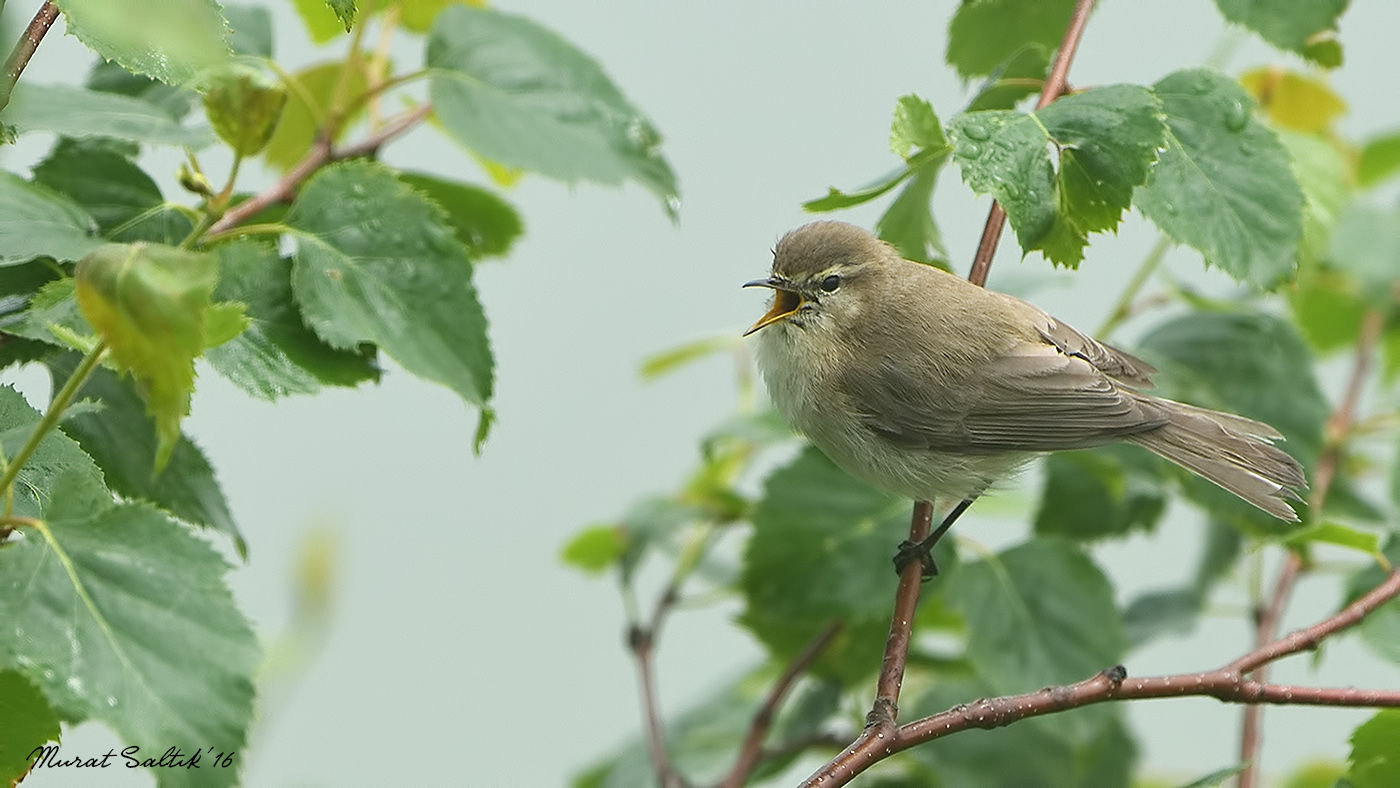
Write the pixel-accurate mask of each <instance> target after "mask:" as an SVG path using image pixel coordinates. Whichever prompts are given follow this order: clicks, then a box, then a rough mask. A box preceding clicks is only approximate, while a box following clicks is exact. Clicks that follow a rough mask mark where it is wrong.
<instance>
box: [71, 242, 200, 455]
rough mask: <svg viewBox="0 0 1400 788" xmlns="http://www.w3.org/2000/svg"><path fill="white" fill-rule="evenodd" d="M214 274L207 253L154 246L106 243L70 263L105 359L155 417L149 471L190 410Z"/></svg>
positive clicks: (169, 448) (169, 446) (171, 448)
mask: <svg viewBox="0 0 1400 788" xmlns="http://www.w3.org/2000/svg"><path fill="white" fill-rule="evenodd" d="M217 276H218V267H217V264H216V263H215V261H214V256H213V255H212V254H208V253H203V252H191V251H187V250H184V249H178V248H176V247H173V246H161V245H156V244H145V243H137V244H129V245H128V244H107V245H106V246H103V247H100V248H99V249H97V250H96V251H94V252H92V253H91V254H89V255H88V256H86V257H84V258H83V259H82V260H81V261H79V263H78V268H77V271H76V273H75V280H76V284H77V296H78V306H79V308H80V309H82V311H83V316H84V317H86V318H87V321H88V323H89V324H91V325H92V327H93V328H95V329H97V332H98V334H100V335H101V336H102V338H103V339H104V340H106V342H107V345H108V348H109V349H110V353H111V358H112V360H113V361H114V362H116V363H117V364H118V365H120V366H121V367H122V368H124V369H126V370H130V372H131V374H132V376H133V377H134V378H135V379H136V384H137V388H138V389H139V390H140V391H141V395H142V397H144V398H145V400H146V406H147V410H148V412H149V413H150V414H151V416H152V418H154V419H155V423H156V435H157V436H158V438H159V448H158V449H157V451H156V455H155V460H156V463H155V470H156V471H159V470H160V469H161V468H163V467H164V466H165V464H166V462H167V461H168V460H169V459H170V453H171V452H172V451H174V450H175V446H176V444H177V443H178V442H179V438H180V420H181V419H182V418H184V417H185V415H186V414H188V413H189V410H190V394H191V393H192V392H193V391H194V360H195V358H196V357H198V356H199V355H200V354H201V353H202V352H203V351H204V349H205V348H206V347H208V346H209V341H210V335H209V317H208V313H209V311H210V307H211V295H212V294H213V291H214V283H215V280H216V278H217Z"/></svg>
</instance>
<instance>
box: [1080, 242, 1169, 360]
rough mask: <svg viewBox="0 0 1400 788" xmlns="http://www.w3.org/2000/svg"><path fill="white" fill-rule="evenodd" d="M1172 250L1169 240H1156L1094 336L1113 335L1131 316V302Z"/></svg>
mask: <svg viewBox="0 0 1400 788" xmlns="http://www.w3.org/2000/svg"><path fill="white" fill-rule="evenodd" d="M1171 248H1172V242H1171V239H1170V238H1168V237H1167V236H1165V235H1163V236H1161V237H1159V238H1158V239H1157V243H1155V244H1153V245H1152V248H1151V249H1149V250H1148V252H1147V256H1146V257H1144V258H1142V263H1141V264H1140V265H1139V266H1138V270H1137V271H1136V272H1135V273H1134V274H1133V278H1132V281H1130V282H1128V286H1127V287H1125V288H1123V294H1122V295H1120V296H1118V302H1117V303H1116V304H1114V305H1113V311H1111V312H1109V313H1108V319H1107V320H1105V321H1104V323H1103V325H1102V326H1100V327H1099V330H1098V331H1096V332H1095V333H1094V336H1096V337H1099V338H1101V339H1104V338H1107V337H1108V335H1109V334H1112V333H1113V329H1115V328H1117V327H1118V326H1119V324H1121V323H1122V322H1123V321H1124V320H1127V319H1128V318H1130V317H1132V316H1133V302H1134V301H1135V300H1137V297H1138V293H1139V292H1141V291H1142V288H1143V287H1144V286H1145V285H1146V284H1147V282H1148V280H1149V279H1151V278H1152V275H1153V274H1154V273H1156V272H1157V268H1158V266H1160V265H1161V264H1162V260H1163V259H1165V258H1166V256H1167V252H1168V251H1169V250H1170V249H1171Z"/></svg>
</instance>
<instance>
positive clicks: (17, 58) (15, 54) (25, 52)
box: [0, 0, 58, 109]
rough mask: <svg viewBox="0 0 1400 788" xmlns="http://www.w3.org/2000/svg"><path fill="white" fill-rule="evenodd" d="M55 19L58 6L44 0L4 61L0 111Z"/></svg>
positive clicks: (0, 87)
mask: <svg viewBox="0 0 1400 788" xmlns="http://www.w3.org/2000/svg"><path fill="white" fill-rule="evenodd" d="M57 18H58V6H56V5H54V3H53V0H44V4H43V5H41V6H39V10H38V11H37V12H36V13H35V14H34V18H33V19H31V20H29V26H28V27H26V28H25V29H24V33H22V34H21V35H20V37H19V41H17V42H15V48H14V50H13V51H11V52H10V57H9V58H8V59H7V60H6V61H5V76H4V81H3V82H0V109H4V108H5V107H6V106H7V105H8V104H9V103H10V94H12V93H13V92H14V90H15V84H16V83H18V82H19V75H20V74H23V73H24V67H25V66H27V65H29V59H30V58H32V57H34V52H35V51H36V50H38V49H39V42H40V41H43V40H44V36H45V35H46V34H47V33H48V32H49V28H50V27H53V22H54V20H55V19H57Z"/></svg>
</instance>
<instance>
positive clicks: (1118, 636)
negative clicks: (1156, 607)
mask: <svg viewBox="0 0 1400 788" xmlns="http://www.w3.org/2000/svg"><path fill="white" fill-rule="evenodd" d="M948 596H949V601H950V603H951V604H952V607H953V608H954V609H955V610H957V611H958V612H960V613H962V616H963V619H964V620H965V621H966V622H967V656H968V659H969V660H970V661H971V662H972V664H973V667H974V669H975V670H976V672H977V675H979V676H981V677H982V679H983V680H984V681H985V682H986V683H987V684H988V686H990V687H991V688H992V690H993V691H994V693H995V694H998V695H1010V694H1014V693H1017V692H1027V691H1029V690H1033V689H1038V688H1040V687H1046V686H1051V685H1057V684H1068V683H1071V682H1075V681H1079V680H1082V679H1084V678H1087V677H1089V676H1092V675H1094V674H1095V673H1097V672H1098V671H1101V670H1104V669H1105V668H1108V667H1111V666H1113V665H1115V664H1117V663H1118V662H1119V661H1120V660H1121V659H1122V657H1123V652H1124V651H1125V650H1126V647H1127V639H1126V637H1125V636H1124V633H1123V623H1122V620H1121V619H1120V618H1119V616H1118V609H1117V607H1116V606H1115V605H1114V603H1113V586H1112V584H1111V583H1109V581H1108V578H1107V577H1105V576H1104V574H1103V572H1102V571H1100V570H1099V568H1098V567H1097V566H1095V565H1094V562H1093V561H1092V560H1091V559H1090V558H1089V557H1088V555H1086V554H1085V553H1084V552H1083V551H1082V550H1081V549H1079V548H1078V547H1075V546H1073V545H1071V544H1069V543H1066V542H1059V541H1052V540H1045V539H1035V540H1032V541H1030V542H1026V543H1024V544H1022V545H1019V546H1017V547H1013V548H1011V549H1010V550H1007V551H1005V552H1002V553H1000V554H998V555H997V556H995V557H991V558H987V559H984V560H981V561H978V562H975V563H971V564H966V565H964V566H962V567H961V568H960V569H959V570H958V572H957V573H955V574H954V575H953V576H952V578H950V581H949V584H948Z"/></svg>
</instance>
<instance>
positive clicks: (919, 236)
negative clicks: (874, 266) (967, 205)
mask: <svg viewBox="0 0 1400 788" xmlns="http://www.w3.org/2000/svg"><path fill="white" fill-rule="evenodd" d="M947 160H948V156H947V154H946V153H945V154H943V155H939V156H934V157H932V158H929V159H927V160H926V161H924V162H922V163H921V164H919V165H918V166H917V167H915V168H914V169H913V170H912V172H913V177H912V178H910V179H909V182H908V183H907V184H905V186H904V188H903V189H901V190H900V192H899V194H898V195H897V196H896V197H895V198H894V201H893V202H891V203H890V207H889V208H888V209H886V211H885V213H884V214H883V215H882V216H881V217H880V218H879V220H878V221H876V222H875V234H876V235H878V236H879V237H880V239H881V240H883V241H885V242H887V243H889V244H891V245H892V246H894V248H895V249H896V250H898V251H899V254H900V256H902V257H904V259H906V260H914V261H917V262H920V263H930V264H933V265H939V264H940V263H941V264H942V265H940V267H942V268H944V269H946V268H947V262H946V260H947V258H948V250H947V249H946V248H944V246H943V233H941V232H940V231H939V229H938V223H937V222H936V221H934V218H933V206H932V204H931V203H932V200H933V189H934V187H935V186H936V185H937V184H938V174H939V172H941V171H942V169H943V163H944V162H946V161H947Z"/></svg>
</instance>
